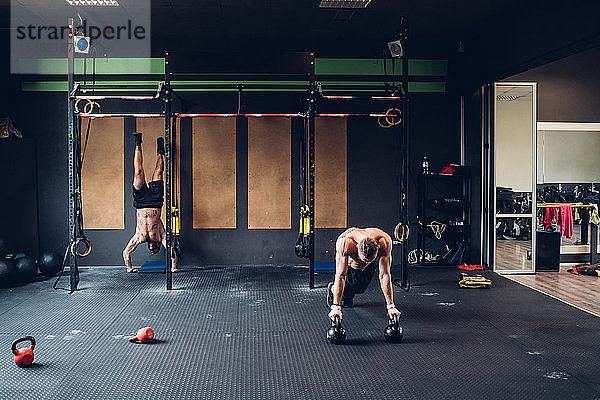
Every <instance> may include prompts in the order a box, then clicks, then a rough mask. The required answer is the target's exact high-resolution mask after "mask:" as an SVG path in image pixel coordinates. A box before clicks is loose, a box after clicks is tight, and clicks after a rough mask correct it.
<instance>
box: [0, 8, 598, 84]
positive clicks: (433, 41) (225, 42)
mask: <svg viewBox="0 0 600 400" xmlns="http://www.w3.org/2000/svg"><path fill="white" fill-rule="evenodd" d="M151 1H152V52H153V55H154V56H160V55H162V54H163V52H164V51H166V50H170V51H178V50H186V51H211V52H214V51H217V52H228V51H235V52H238V51H242V50H246V51H260V52H271V51H290V50H291V51H314V52H316V54H317V57H324V56H346V57H380V56H382V55H383V54H384V52H385V49H386V43H387V41H389V40H390V39H392V38H393V37H394V35H396V34H397V33H398V32H399V28H400V21H401V19H402V17H404V18H405V20H406V21H407V22H408V25H409V42H408V54H409V56H410V57H413V58H448V59H452V58H455V57H457V54H458V48H459V47H458V43H459V41H463V42H464V49H465V53H464V58H465V59H466V60H468V62H467V64H468V65H469V69H470V72H469V73H470V74H480V75H481V76H482V78H481V79H487V78H498V77H501V76H502V75H503V74H504V76H507V75H506V74H507V73H509V72H510V73H516V72H521V71H522V70H524V68H527V67H532V66H536V65H539V64H541V63H544V62H547V61H551V60H553V59H557V58H560V57H563V56H565V55H568V54H571V53H574V52H576V51H579V50H582V49H584V48H589V47H593V46H597V45H600V23H598V22H597V20H598V15H600V1H597V0H569V1H568V2H567V1H564V0H563V1H557V0H546V1H543V2H541V1H533V0H372V1H371V3H370V4H369V5H368V7H367V8H366V9H360V10H356V11H353V12H348V11H342V12H340V11H338V10H334V9H320V8H319V7H318V4H319V0H293V1H292V0H151ZM0 22H1V25H0V26H1V27H2V28H4V29H3V31H4V32H3V33H4V35H3V37H4V38H5V40H6V39H7V38H8V34H7V33H8V29H7V28H8V26H9V0H0ZM5 49H6V47H5ZM478 79H479V78H478Z"/></svg>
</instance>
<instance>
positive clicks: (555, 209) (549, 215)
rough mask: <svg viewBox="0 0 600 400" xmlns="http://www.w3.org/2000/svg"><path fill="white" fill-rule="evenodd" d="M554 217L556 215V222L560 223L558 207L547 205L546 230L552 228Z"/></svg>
mask: <svg viewBox="0 0 600 400" xmlns="http://www.w3.org/2000/svg"><path fill="white" fill-rule="evenodd" d="M554 217H556V223H558V207H546V212H545V213H544V229H545V230H547V231H548V230H550V229H549V228H550V227H551V226H552V219H553V218H554ZM571 231H572V229H571Z"/></svg>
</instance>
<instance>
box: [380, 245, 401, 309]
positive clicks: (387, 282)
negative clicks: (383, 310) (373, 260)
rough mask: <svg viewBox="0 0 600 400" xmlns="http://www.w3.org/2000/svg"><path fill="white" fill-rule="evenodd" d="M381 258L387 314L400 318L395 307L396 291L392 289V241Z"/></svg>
mask: <svg viewBox="0 0 600 400" xmlns="http://www.w3.org/2000/svg"><path fill="white" fill-rule="evenodd" d="M382 250H383V251H382V253H383V254H381V257H379V284H380V285H381V291H382V292H383V297H385V304H386V307H387V312H388V315H389V316H390V317H393V316H394V315H398V316H400V311H398V309H397V308H396V306H395V305H394V289H393V287H392V273H391V269H392V249H391V240H390V243H389V244H387V243H386V245H385V248H384V249H382Z"/></svg>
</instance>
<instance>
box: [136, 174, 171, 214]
mask: <svg viewBox="0 0 600 400" xmlns="http://www.w3.org/2000/svg"><path fill="white" fill-rule="evenodd" d="M164 191H165V190H164V186H163V181H162V180H160V181H152V182H150V183H149V184H146V183H144V186H142V187H141V188H140V190H136V188H135V187H134V188H133V206H134V207H135V208H162V206H163V200H164Z"/></svg>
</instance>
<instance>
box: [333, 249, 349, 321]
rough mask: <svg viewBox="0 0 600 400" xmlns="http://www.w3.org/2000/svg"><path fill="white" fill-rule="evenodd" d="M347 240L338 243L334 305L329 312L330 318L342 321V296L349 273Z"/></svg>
mask: <svg viewBox="0 0 600 400" xmlns="http://www.w3.org/2000/svg"><path fill="white" fill-rule="evenodd" d="M345 247H346V239H342V240H340V241H339V242H338V244H337V245H336V249H335V280H334V282H333V287H332V288H331V292H332V293H333V305H332V306H331V311H330V312H329V318H331V319H332V320H333V319H335V317H339V318H340V319H342V307H341V304H342V294H343V293H344V287H345V286H346V274H347V273H348V255H347V254H346V249H345Z"/></svg>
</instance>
